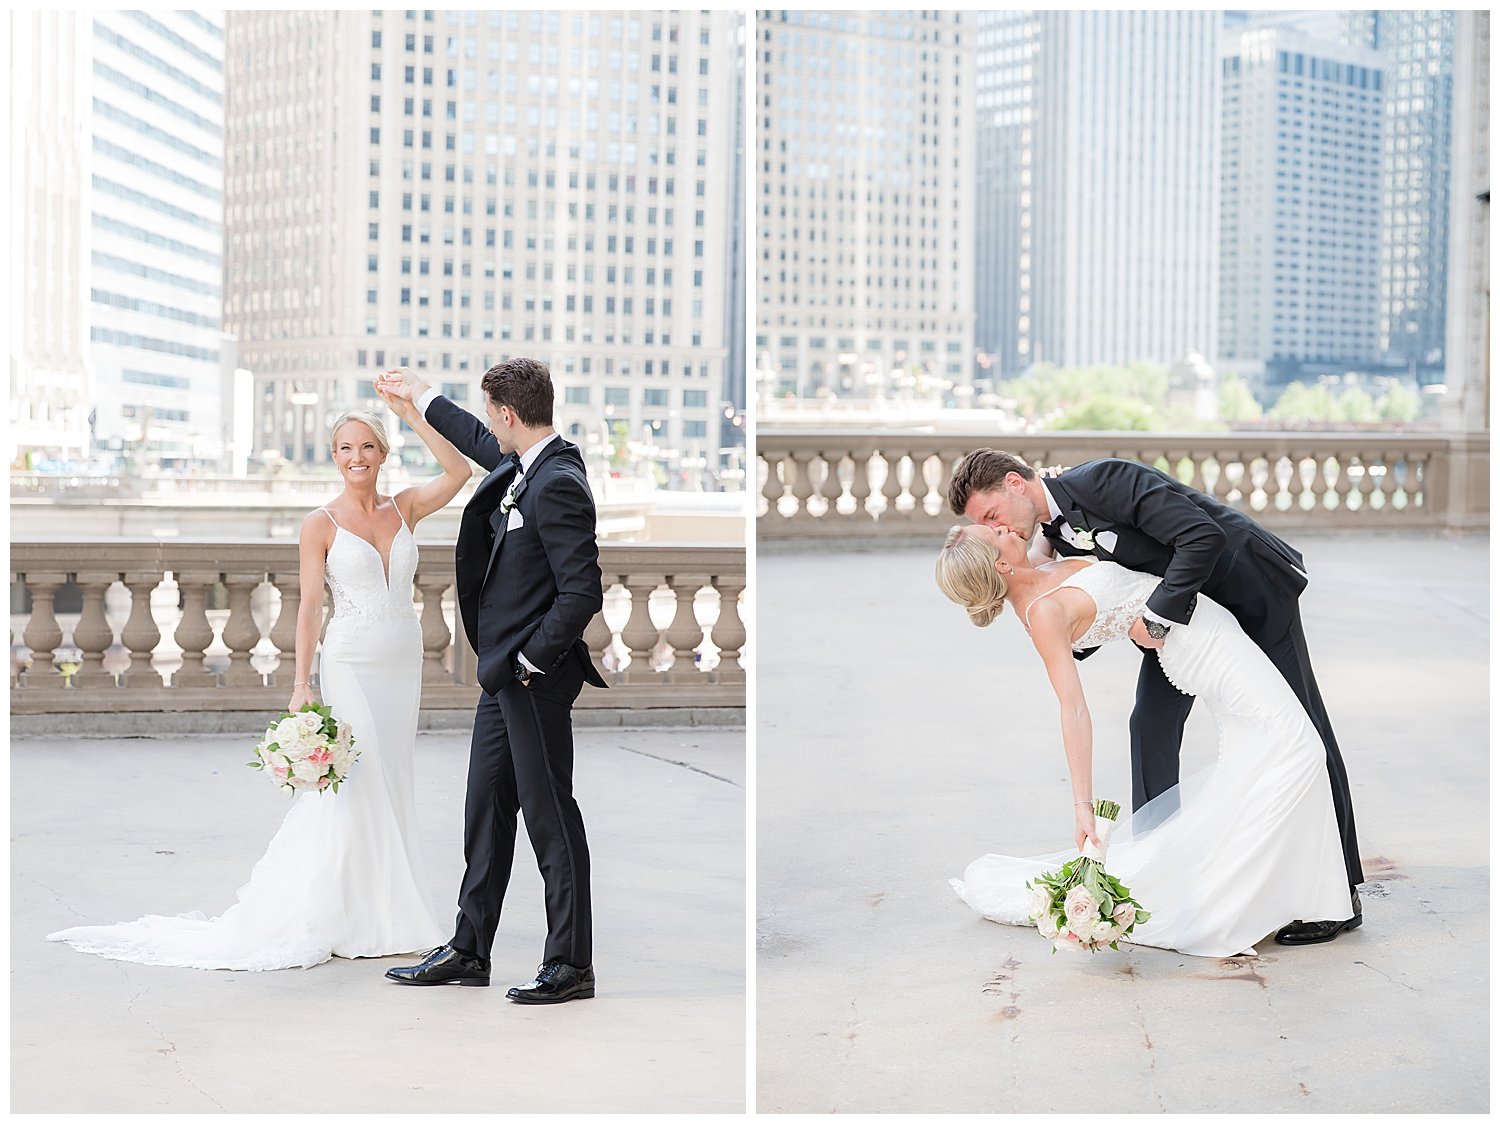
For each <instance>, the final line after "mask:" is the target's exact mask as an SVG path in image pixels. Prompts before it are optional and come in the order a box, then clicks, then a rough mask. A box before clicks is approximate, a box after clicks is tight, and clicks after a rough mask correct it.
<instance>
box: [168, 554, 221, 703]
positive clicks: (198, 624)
mask: <svg viewBox="0 0 1500 1124" xmlns="http://www.w3.org/2000/svg"><path fill="white" fill-rule="evenodd" d="M176 578H177V586H178V588H179V589H180V590H181V591H182V620H181V621H179V622H178V624H177V631H176V632H175V633H174V634H173V637H172V638H173V639H174V640H176V641H177V645H178V647H180V648H181V649H182V666H181V667H180V668H178V669H177V673H176V674H175V675H173V676H172V686H174V687H217V686H218V685H219V677H218V676H217V675H215V674H214V673H213V672H211V671H209V670H208V669H207V668H206V667H205V666H204V663H203V651H204V649H205V648H207V647H208V646H209V645H210V644H212V643H213V642H214V626H213V625H211V624H209V623H208V594H209V590H211V589H213V587H214V584H215V583H216V582H217V581H218V580H219V575H218V574H217V573H213V572H211V571H207V570H197V571H194V572H192V573H177V574H176Z"/></svg>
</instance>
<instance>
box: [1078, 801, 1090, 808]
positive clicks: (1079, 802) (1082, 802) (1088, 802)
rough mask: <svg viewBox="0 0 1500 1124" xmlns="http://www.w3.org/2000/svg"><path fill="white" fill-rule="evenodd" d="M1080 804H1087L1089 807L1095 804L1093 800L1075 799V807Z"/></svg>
mask: <svg viewBox="0 0 1500 1124" xmlns="http://www.w3.org/2000/svg"><path fill="white" fill-rule="evenodd" d="M1080 804H1083V805H1085V806H1087V807H1089V808H1092V807H1093V806H1094V802H1093V801H1092V800H1075V801H1073V807H1075V808H1076V807H1078V805H1080Z"/></svg>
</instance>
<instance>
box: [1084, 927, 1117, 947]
mask: <svg viewBox="0 0 1500 1124" xmlns="http://www.w3.org/2000/svg"><path fill="white" fill-rule="evenodd" d="M1119 935H1120V930H1119V929H1118V928H1116V927H1115V925H1114V924H1113V923H1112V922H1109V921H1100V922H1099V923H1098V924H1097V925H1095V926H1094V931H1093V932H1092V933H1091V934H1089V936H1090V939H1092V940H1093V942H1094V943H1095V944H1100V945H1106V944H1109V943H1110V942H1111V941H1113V940H1115V939H1116V938H1118V937H1119Z"/></svg>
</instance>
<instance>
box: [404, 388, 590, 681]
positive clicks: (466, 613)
mask: <svg viewBox="0 0 1500 1124" xmlns="http://www.w3.org/2000/svg"><path fill="white" fill-rule="evenodd" d="M427 421H428V422H429V423H430V424H431V425H432V427H433V428H434V429H436V430H437V431H438V432H439V433H441V434H442V435H443V436H444V437H446V438H447V439H448V440H449V441H452V442H453V444H454V445H455V446H457V447H458V449H459V451H460V452H462V453H463V454H464V455H465V456H467V457H469V459H471V460H473V461H474V462H476V463H477V464H479V465H480V466H481V467H482V468H485V469H487V470H489V475H488V476H486V477H485V478H484V479H483V480H482V481H480V483H479V486H478V487H477V488H475V489H474V495H473V497H472V498H471V499H470V500H469V503H468V505H467V506H466V507H465V508H464V513H463V518H462V520H461V522H460V524H459V530H458V549H457V554H456V557H455V568H456V570H457V577H458V581H457V585H458V608H459V615H460V616H461V617H462V618H463V622H464V632H465V633H467V634H468V637H469V643H470V644H471V645H473V648H474V651H475V652H476V653H477V654H478V656H479V685H480V687H482V688H483V689H484V691H485V693H486V694H489V695H494V694H498V693H499V692H500V691H501V690H502V689H504V688H505V687H507V686H508V685H509V684H510V683H511V682H512V680H514V679H515V665H516V657H517V655H518V654H519V653H521V652H523V651H524V652H525V653H526V658H527V659H528V660H530V661H531V663H532V665H533V666H535V667H536V668H537V669H539V670H540V671H542V672H543V673H544V674H555V673H556V671H557V670H558V669H559V668H561V667H562V666H563V661H564V660H566V659H568V658H569V657H570V656H571V657H573V658H575V659H577V660H578V661H579V662H580V663H581V664H582V666H583V674H584V678H585V679H586V680H587V681H588V682H590V683H592V684H594V686H596V687H603V686H605V682H604V679H603V677H602V676H600V674H599V672H598V670H597V669H595V667H594V664H593V661H592V660H590V659H589V650H588V645H587V644H585V643H584V641H583V630H584V629H585V628H587V627H588V624H589V622H590V621H591V620H593V619H594V614H596V613H598V612H599V610H600V609H601V608H602V607H603V605H604V588H603V575H602V574H601V572H600V570H599V544H598V541H597V539H596V537H595V536H596V532H597V527H596V519H595V514H594V497H593V494H592V493H591V492H590V491H589V485H588V477H587V476H586V474H585V473H584V468H583V457H582V455H581V454H580V453H579V452H578V446H576V445H573V444H570V443H568V442H567V441H564V440H562V438H560V437H559V438H557V439H555V440H553V441H552V442H551V444H549V445H548V446H547V448H546V449H545V450H543V452H542V454H541V456H540V457H539V458H538V459H537V462H536V463H535V464H534V465H532V466H531V471H530V472H528V473H526V474H525V475H524V476H523V477H522V478H521V484H520V486H519V487H518V488H517V489H516V509H517V510H518V511H519V512H520V513H521V518H522V520H523V524H522V525H521V526H519V527H517V528H515V529H514V530H509V531H507V530H506V523H507V522H508V521H509V519H508V513H502V512H501V511H500V505H501V501H502V500H503V499H504V498H505V495H506V493H507V492H508V491H509V489H510V484H511V480H512V479H514V477H515V474H516V469H517V468H518V466H519V464H520V462H519V460H518V459H517V458H516V457H515V456H514V455H513V454H512V455H505V454H503V453H501V452H500V446H499V444H498V443H497V442H496V440H495V437H494V435H493V434H492V433H490V431H489V430H488V429H487V428H486V427H485V426H484V424H483V423H481V422H480V421H479V419H478V418H476V417H475V416H474V415H473V414H471V413H469V412H468V411H467V410H465V409H463V408H462V407H460V406H457V405H455V404H454V403H452V402H450V401H449V400H448V399H446V398H444V397H442V396H439V397H438V398H436V399H435V400H434V401H433V402H432V404H431V405H430V406H428V408H427Z"/></svg>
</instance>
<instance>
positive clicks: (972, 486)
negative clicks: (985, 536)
mask: <svg viewBox="0 0 1500 1124" xmlns="http://www.w3.org/2000/svg"><path fill="white" fill-rule="evenodd" d="M1012 472H1014V473H1017V474H1019V475H1020V477H1021V479H1023V480H1030V479H1031V478H1032V477H1034V476H1035V475H1036V470H1035V469H1034V468H1032V467H1031V465H1029V464H1027V463H1026V462H1025V461H1023V460H1022V459H1021V458H1020V457H1018V456H1015V455H1014V454H1013V453H1002V452H1001V451H1000V450H999V449H975V450H974V451H973V452H971V453H965V454H964V459H963V460H961V461H959V462H958V464H956V465H955V466H954V467H953V476H952V478H951V479H950V480H949V481H948V506H949V507H950V508H951V509H952V510H953V514H954V515H962V514H963V513H964V508H965V507H966V506H967V505H968V503H969V497H971V496H972V495H973V494H974V493H975V492H988V491H991V490H992V489H995V488H998V487H1000V482H1001V481H1002V480H1004V479H1005V478H1006V477H1007V476H1008V475H1010V474H1011V473H1012Z"/></svg>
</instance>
